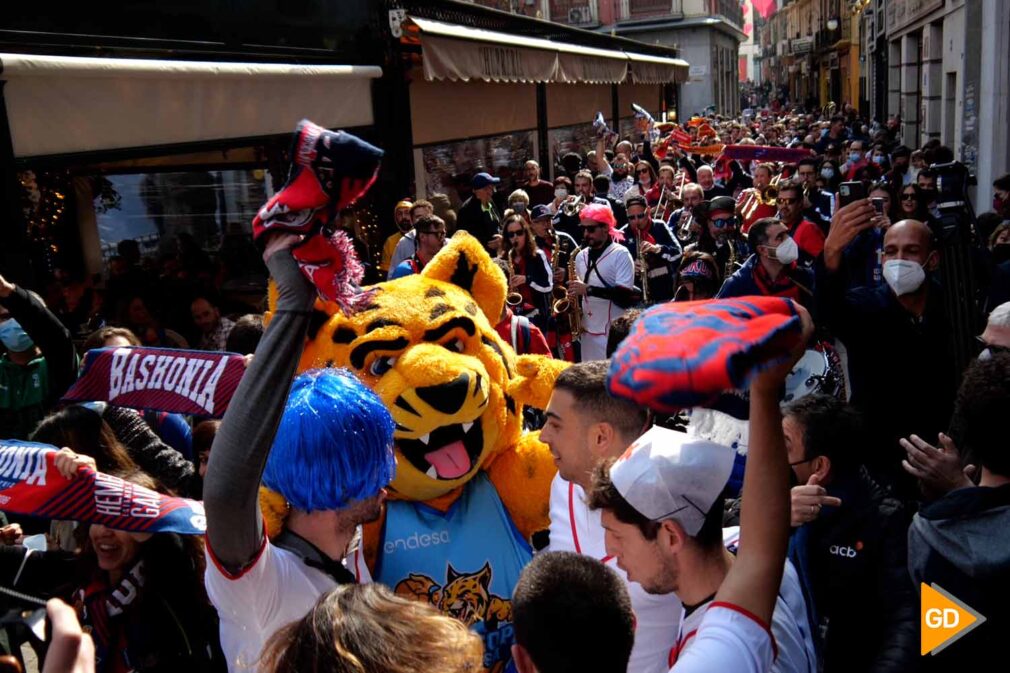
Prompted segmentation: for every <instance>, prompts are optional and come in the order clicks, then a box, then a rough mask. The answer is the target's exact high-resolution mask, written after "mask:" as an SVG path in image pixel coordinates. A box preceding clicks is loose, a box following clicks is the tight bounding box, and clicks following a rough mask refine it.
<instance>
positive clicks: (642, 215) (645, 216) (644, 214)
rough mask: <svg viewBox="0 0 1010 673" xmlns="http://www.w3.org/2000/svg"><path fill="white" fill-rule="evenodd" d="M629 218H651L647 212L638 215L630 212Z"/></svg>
mask: <svg viewBox="0 0 1010 673" xmlns="http://www.w3.org/2000/svg"><path fill="white" fill-rule="evenodd" d="M628 219H629V220H647V219H649V216H648V214H646V213H639V214H638V215H631V214H629V215H628Z"/></svg>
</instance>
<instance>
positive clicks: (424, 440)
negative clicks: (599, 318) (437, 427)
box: [417, 432, 431, 444]
mask: <svg viewBox="0 0 1010 673" xmlns="http://www.w3.org/2000/svg"><path fill="white" fill-rule="evenodd" d="M417 439H418V441H420V442H421V443H422V444H427V443H428V442H430V441H431V433H430V432H426V433H424V434H423V435H421V436H420V437H418V438H417Z"/></svg>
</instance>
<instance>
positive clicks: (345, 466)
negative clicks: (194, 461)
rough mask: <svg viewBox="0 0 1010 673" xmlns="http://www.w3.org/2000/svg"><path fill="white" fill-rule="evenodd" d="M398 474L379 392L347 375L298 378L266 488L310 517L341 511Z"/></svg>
mask: <svg viewBox="0 0 1010 673" xmlns="http://www.w3.org/2000/svg"><path fill="white" fill-rule="evenodd" d="M395 473H396V461H395V459H394V457H393V418H392V417H391V416H390V415H389V410H388V409H386V406H385V405H384V404H383V403H382V400H380V399H379V397H378V396H377V395H376V394H375V393H374V392H372V391H371V390H370V389H369V388H367V387H365V385H364V384H363V383H361V382H360V381H359V380H358V379H357V378H355V377H354V375H353V374H351V373H350V372H348V371H347V370H343V369H316V370H312V371H308V372H305V373H304V374H302V375H300V376H298V377H297V378H296V379H295V381H294V384H293V385H292V386H291V394H290V395H288V402H287V405H286V406H285V408H284V415H283V416H282V417H281V422H280V426H279V427H278V429H277V437H276V438H275V439H274V444H273V448H272V449H271V450H270V457H269V458H268V459H267V465H266V470H265V471H264V472H263V483H264V484H266V485H267V487H268V488H270V489H272V490H274V491H277V492H278V493H280V494H281V495H283V496H284V498H285V499H286V500H287V501H288V502H289V503H291V505H292V506H293V507H297V508H298V509H301V510H304V511H306V512H313V511H320V510H333V509H342V508H344V507H346V506H347V505H348V504H350V503H351V502H352V501H354V500H364V499H367V498H371V497H373V496H375V495H377V494H378V492H379V490H380V489H382V488H385V487H386V485H388V484H389V482H390V481H392V479H393V475H394V474H395Z"/></svg>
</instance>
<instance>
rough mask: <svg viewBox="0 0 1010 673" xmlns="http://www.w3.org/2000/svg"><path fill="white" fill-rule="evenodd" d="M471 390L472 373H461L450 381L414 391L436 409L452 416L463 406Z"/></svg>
mask: <svg viewBox="0 0 1010 673" xmlns="http://www.w3.org/2000/svg"><path fill="white" fill-rule="evenodd" d="M469 391H470V375H469V374H460V375H459V376H457V377H456V378H455V379H454V380H452V381H449V382H448V383H442V384H439V385H437V386H424V387H423V388H416V389H415V391H414V392H416V393H417V396H418V397H420V398H421V399H422V400H423V401H424V402H426V403H427V404H428V406H430V407H431V408H432V409H434V410H435V411H438V412H440V413H443V414H446V415H450V416H451V415H452V414H455V413H456V412H457V411H459V410H460V409H461V408H462V407H463V403H464V402H465V401H466V394H467V393H468V392H469Z"/></svg>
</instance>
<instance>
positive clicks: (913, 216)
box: [898, 182, 929, 222]
mask: <svg viewBox="0 0 1010 673" xmlns="http://www.w3.org/2000/svg"><path fill="white" fill-rule="evenodd" d="M898 209H899V211H898V215H899V219H902V220H919V221H920V222H925V221H926V220H928V219H929V210H928V209H927V208H926V203H925V198H924V197H923V195H922V190H921V189H919V185H917V184H915V183H914V182H911V183H909V184H907V185H905V186H904V187H902V188H901V195H900V201H899V202H898Z"/></svg>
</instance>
